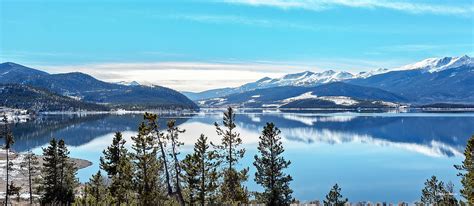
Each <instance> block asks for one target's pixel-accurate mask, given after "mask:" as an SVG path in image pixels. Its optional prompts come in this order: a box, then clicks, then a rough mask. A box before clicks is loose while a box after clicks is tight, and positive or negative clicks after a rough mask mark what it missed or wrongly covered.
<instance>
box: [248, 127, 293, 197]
mask: <svg viewBox="0 0 474 206" xmlns="http://www.w3.org/2000/svg"><path fill="white" fill-rule="evenodd" d="M279 135H280V130H279V129H278V128H277V127H275V125H274V124H273V123H267V124H266V126H265V127H264V128H263V131H262V135H261V136H260V137H259V139H260V142H259V143H258V151H259V153H260V156H257V155H255V162H254V163H253V165H254V166H255V167H256V169H257V171H256V172H255V182H256V183H257V184H260V185H262V186H263V188H264V189H265V191H264V192H263V193H258V194H257V200H258V201H259V202H260V203H265V204H266V205H289V204H290V203H291V199H292V198H291V193H292V192H293V191H292V190H291V189H290V187H289V183H290V181H291V180H292V179H293V178H292V177H291V176H290V175H286V174H284V173H283V170H284V169H286V168H288V166H289V165H290V161H286V160H285V159H284V158H283V156H282V154H283V152H284V151H285V150H284V149H283V145H282V142H281V137H280V136H279Z"/></svg>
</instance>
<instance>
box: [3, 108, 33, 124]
mask: <svg viewBox="0 0 474 206" xmlns="http://www.w3.org/2000/svg"><path fill="white" fill-rule="evenodd" d="M4 116H5V117H7V121H8V122H26V121H28V120H30V119H31V116H30V114H28V111H27V110H24V109H12V108H8V107H0V121H1V120H2V119H3V117H4ZM0 124H1V122H0Z"/></svg>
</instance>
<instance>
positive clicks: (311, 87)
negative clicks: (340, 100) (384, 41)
mask: <svg viewBox="0 0 474 206" xmlns="http://www.w3.org/2000/svg"><path fill="white" fill-rule="evenodd" d="M334 82H340V83H344V84H332V83H334ZM325 84H330V85H332V87H331V88H333V89H332V90H330V91H332V92H329V93H328V92H326V93H324V94H320V93H319V92H318V91H319V90H320V89H322V87H318V86H320V85H325ZM335 85H337V86H338V87H340V88H338V89H339V90H338V89H336V86H335ZM288 87H289V88H291V89H288ZM342 87H344V88H342ZM268 88H272V89H268ZM348 88H351V89H350V91H351V92H352V94H358V93H360V92H362V91H360V90H368V91H372V90H373V89H378V90H377V91H378V92H377V94H379V93H380V92H385V93H390V94H391V95H395V96H397V97H398V99H393V98H392V99H386V98H380V97H379V96H358V95H350V94H351V93H346V94H344V95H348V97H351V98H355V99H358V100H359V102H360V101H361V100H381V101H394V102H396V103H400V102H402V103H410V104H432V103H439V102H446V103H472V102H474V60H473V58H471V57H469V56H467V55H465V56H461V57H443V58H429V59H426V60H423V61H420V62H417V63H414V64H409V65H406V66H402V67H399V68H393V69H386V68H380V69H376V70H373V71H369V72H360V73H358V74H352V73H349V72H344V71H333V70H328V71H324V72H320V73H315V72H310V71H305V72H299V73H294V74H287V75H284V76H282V77H280V78H268V77H265V78H262V79H260V80H258V81H255V82H251V83H247V84H244V85H242V86H239V87H235V88H221V89H213V90H208V91H203V92H198V93H192V92H183V94H185V95H186V96H188V97H189V98H190V99H192V100H195V101H197V102H199V103H200V104H201V106H216V104H217V105H226V104H240V105H248V104H249V103H254V101H257V100H255V98H251V97H252V96H256V95H263V93H265V92H266V93H269V94H272V96H278V97H276V98H273V99H271V100H269V101H260V102H259V104H262V105H264V104H267V105H268V104H274V103H275V101H279V102H280V103H281V101H283V100H284V99H287V98H290V97H288V95H289V94H291V95H294V96H293V97H297V96H301V95H303V94H306V97H307V99H312V101H316V100H317V99H318V98H315V96H316V95H326V96H340V95H341V93H343V92H341V89H346V90H347V89H348ZM265 89H268V90H265ZM309 91H312V92H311V93H307V92H309ZM259 92H262V94H256V93H259ZM303 97H304V96H303ZM316 97H317V96H316ZM236 99H238V101H237V100H236ZM249 101H250V102H249ZM298 101H299V102H300V103H301V101H302V100H301V99H299V100H298ZM317 101H318V102H320V101H321V99H319V100H317ZM304 102H307V103H308V104H309V102H310V101H309V100H304ZM280 106H283V105H282V104H280Z"/></svg>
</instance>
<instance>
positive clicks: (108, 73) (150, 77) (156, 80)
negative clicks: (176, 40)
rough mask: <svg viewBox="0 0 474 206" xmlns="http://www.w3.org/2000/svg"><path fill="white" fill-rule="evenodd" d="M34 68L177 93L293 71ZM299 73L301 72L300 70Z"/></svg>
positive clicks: (181, 66) (201, 65) (199, 65)
mask: <svg viewBox="0 0 474 206" xmlns="http://www.w3.org/2000/svg"><path fill="white" fill-rule="evenodd" d="M35 68H39V69H41V70H45V71H48V72H50V73H64V72H72V71H78V72H83V73H87V74H90V75H92V76H94V77H96V78H98V79H100V80H103V81H108V82H118V81H138V82H140V83H142V84H143V83H144V84H157V85H161V86H166V87H170V88H173V89H176V90H181V91H203V90H207V89H214V88H221V87H234V86H239V85H242V84H244V83H247V82H251V81H255V80H257V79H260V78H262V77H265V76H269V77H276V76H280V75H283V74H284V73H286V72H288V71H291V70H292V68H295V67H294V66H292V65H283V64H281V65H276V64H271V63H266V64H264V63H246V64H244V63H207V62H159V63H102V64H86V65H63V66H35ZM300 68H301V67H300ZM303 69H305V68H301V70H303ZM299 70H300V69H298V71H299Z"/></svg>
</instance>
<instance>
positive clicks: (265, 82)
mask: <svg viewBox="0 0 474 206" xmlns="http://www.w3.org/2000/svg"><path fill="white" fill-rule="evenodd" d="M352 78H354V75H353V74H351V73H349V72H341V71H337V72H336V71H333V70H327V71H324V72H318V73H316V72H311V71H305V72H300V73H294V74H287V75H284V76H282V77H279V78H269V77H264V78H262V79H260V80H258V81H255V82H251V83H247V84H244V85H242V86H240V87H235V88H222V89H213V90H208V91H204V92H198V93H193V92H183V94H185V95H186V96H187V97H189V98H190V99H192V100H200V99H209V98H215V97H223V96H227V95H230V94H235V93H242V92H247V91H252V90H255V89H265V88H271V87H281V86H301V87H312V86H317V85H321V84H326V83H331V82H340V81H343V80H348V79H352Z"/></svg>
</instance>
